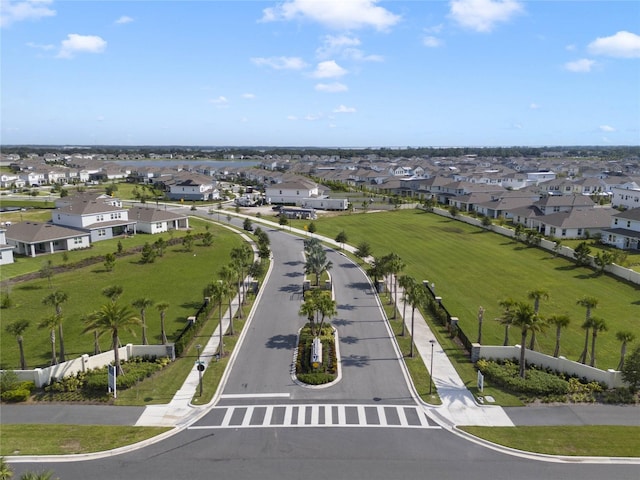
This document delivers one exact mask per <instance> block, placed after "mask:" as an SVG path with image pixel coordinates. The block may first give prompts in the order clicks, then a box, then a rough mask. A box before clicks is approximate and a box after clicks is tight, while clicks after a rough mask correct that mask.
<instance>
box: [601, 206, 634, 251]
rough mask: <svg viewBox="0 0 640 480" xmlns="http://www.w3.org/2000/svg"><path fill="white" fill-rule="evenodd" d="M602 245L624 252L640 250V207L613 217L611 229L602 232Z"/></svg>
mask: <svg viewBox="0 0 640 480" xmlns="http://www.w3.org/2000/svg"><path fill="white" fill-rule="evenodd" d="M602 243H605V244H607V245H612V246H614V247H616V248H621V249H624V250H640V207H638V208H632V209H630V210H625V211H624V212H620V213H616V214H614V215H612V217H611V228H607V229H605V230H603V232H602Z"/></svg>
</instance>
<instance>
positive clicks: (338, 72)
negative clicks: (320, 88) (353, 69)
mask: <svg viewBox="0 0 640 480" xmlns="http://www.w3.org/2000/svg"><path fill="white" fill-rule="evenodd" d="M346 73H347V71H346V70H345V69H344V68H342V67H341V66H340V65H338V64H337V63H336V62H335V61H334V60H327V61H326V62H320V63H319V64H318V65H317V66H316V70H315V71H314V72H313V74H312V76H313V77H314V78H336V77H342V76H343V75H345V74H346Z"/></svg>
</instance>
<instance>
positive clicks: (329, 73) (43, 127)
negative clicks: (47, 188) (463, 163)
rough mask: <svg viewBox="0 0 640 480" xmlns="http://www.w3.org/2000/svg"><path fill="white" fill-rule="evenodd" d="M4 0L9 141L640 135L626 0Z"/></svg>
mask: <svg viewBox="0 0 640 480" xmlns="http://www.w3.org/2000/svg"><path fill="white" fill-rule="evenodd" d="M0 1H1V8H2V10H1V16H0V18H1V30H0V34H1V36H2V38H1V47H0V48H1V57H0V58H1V73H2V80H1V84H0V88H1V107H0V108H1V110H0V120H1V130H0V133H1V138H0V142H1V143H2V144H4V145H9V144H73V145H213V146H215V145H218V146H223V145H228V146H319V147H325V146H326V147H330V146H335V147H407V146H412V147H417V146H497V145H503V146H512V145H529V146H544V145H639V144H640V2H637V1H631V0H629V1H626V0H625V1H615V0H606V1H574V0H571V1H544V0H543V1H528V2H527V1H520V0H451V1H445V0H441V1H436V0H434V1H428V0H421V1H418V0H415V1H376V0H329V1H324V0H283V1H279V2H274V1H243V0H235V1H208V0H200V1H169V0H165V1H92V0H85V1H70V0H67V1H52V0H29V1H27V0H0Z"/></svg>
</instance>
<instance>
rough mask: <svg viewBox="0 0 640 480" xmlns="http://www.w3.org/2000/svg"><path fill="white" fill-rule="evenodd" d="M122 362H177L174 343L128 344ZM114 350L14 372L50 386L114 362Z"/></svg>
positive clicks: (20, 378) (28, 379)
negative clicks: (137, 359) (144, 359)
mask: <svg viewBox="0 0 640 480" xmlns="http://www.w3.org/2000/svg"><path fill="white" fill-rule="evenodd" d="M118 353H119V355H120V361H126V360H129V359H131V358H135V357H142V356H145V355H147V356H150V357H169V358H170V359H171V360H175V350H174V345H173V343H170V344H167V345H132V344H130V343H129V344H127V345H125V346H124V347H120V348H119V349H118ZM113 357H114V355H113V350H109V351H108V352H104V353H100V354H98V355H87V354H84V355H82V356H81V357H78V358H74V359H73V360H68V361H66V362H63V363H59V364H57V365H52V366H50V367H46V368H35V369H33V370H14V372H15V373H16V374H17V375H18V379H19V380H21V381H29V382H33V383H35V384H36V387H37V388H41V387H43V386H45V385H49V384H50V383H51V381H52V380H56V379H60V378H64V377H69V376H71V375H75V374H76V373H78V372H86V371H87V370H91V369H94V368H100V367H104V366H105V365H109V364H110V363H112V362H113V361H114V358H113ZM3 371H4V370H3Z"/></svg>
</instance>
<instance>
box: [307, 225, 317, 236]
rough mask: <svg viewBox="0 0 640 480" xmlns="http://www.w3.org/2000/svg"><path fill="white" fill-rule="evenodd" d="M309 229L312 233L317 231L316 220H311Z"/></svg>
mask: <svg viewBox="0 0 640 480" xmlns="http://www.w3.org/2000/svg"><path fill="white" fill-rule="evenodd" d="M307 231H308V232H309V233H311V234H314V233H316V231H317V227H316V224H315V223H314V222H309V225H308V226H307Z"/></svg>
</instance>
